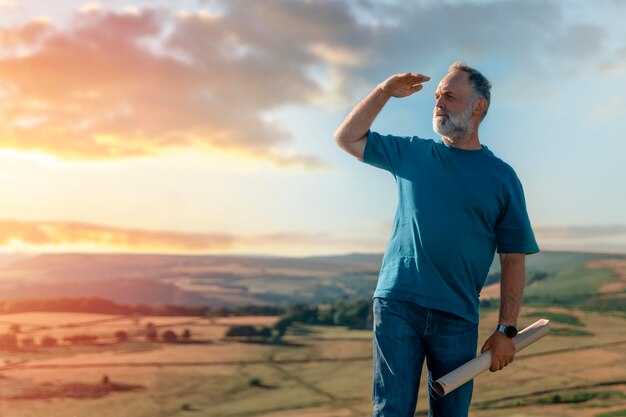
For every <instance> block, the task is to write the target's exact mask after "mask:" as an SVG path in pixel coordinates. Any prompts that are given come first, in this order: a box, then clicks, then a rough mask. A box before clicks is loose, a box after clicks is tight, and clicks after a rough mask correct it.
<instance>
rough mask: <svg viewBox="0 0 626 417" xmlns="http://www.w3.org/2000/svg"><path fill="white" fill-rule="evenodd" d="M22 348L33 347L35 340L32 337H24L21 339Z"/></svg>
mask: <svg viewBox="0 0 626 417" xmlns="http://www.w3.org/2000/svg"><path fill="white" fill-rule="evenodd" d="M22 346H24V347H33V346H35V339H34V338H33V337H30V336H29V337H25V338H23V339H22Z"/></svg>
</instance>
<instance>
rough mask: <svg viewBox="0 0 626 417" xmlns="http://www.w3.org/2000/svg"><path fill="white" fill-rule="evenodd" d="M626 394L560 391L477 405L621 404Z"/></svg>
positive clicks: (492, 407) (497, 407) (490, 406)
mask: <svg viewBox="0 0 626 417" xmlns="http://www.w3.org/2000/svg"><path fill="white" fill-rule="evenodd" d="M625 398H626V394H624V393H622V392H620V391H566V390H563V391H559V392H555V393H551V394H547V395H537V396H530V397H526V398H516V399H509V400H505V401H485V402H482V403H479V404H477V405H476V408H477V409H482V410H488V409H502V408H512V407H529V406H535V405H553V404H581V403H588V402H591V401H595V400H598V401H602V402H621V401H623V400H624V399H625Z"/></svg>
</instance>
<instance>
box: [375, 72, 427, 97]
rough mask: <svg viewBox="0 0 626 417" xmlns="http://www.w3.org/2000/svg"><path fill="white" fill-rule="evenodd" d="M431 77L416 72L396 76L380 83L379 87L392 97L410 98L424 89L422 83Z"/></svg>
mask: <svg viewBox="0 0 626 417" xmlns="http://www.w3.org/2000/svg"><path fill="white" fill-rule="evenodd" d="M428 80H430V77H428V76H426V75H422V74H418V73H415V72H404V73H400V74H394V75H392V76H391V77H389V78H387V79H386V80H385V81H383V82H382V83H380V84H379V85H378V87H379V88H380V89H381V90H382V91H384V92H385V93H387V94H389V96H391V97H397V98H401V97H408V96H410V95H411V94H413V93H416V92H418V91H420V90H421V89H422V87H423V86H422V83H424V82H426V81H428Z"/></svg>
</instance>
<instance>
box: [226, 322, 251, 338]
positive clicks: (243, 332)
mask: <svg viewBox="0 0 626 417" xmlns="http://www.w3.org/2000/svg"><path fill="white" fill-rule="evenodd" d="M256 335H257V331H256V329H255V328H254V326H248V325H243V326H241V325H240V326H231V327H230V328H229V329H228V330H227V331H226V337H250V336H256Z"/></svg>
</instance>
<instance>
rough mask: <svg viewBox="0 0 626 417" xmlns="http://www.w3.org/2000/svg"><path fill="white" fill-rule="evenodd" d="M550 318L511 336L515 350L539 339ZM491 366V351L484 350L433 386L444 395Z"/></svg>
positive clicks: (548, 327)
mask: <svg viewBox="0 0 626 417" xmlns="http://www.w3.org/2000/svg"><path fill="white" fill-rule="evenodd" d="M549 322H550V320H546V319H541V320H537V321H536V322H534V323H533V324H531V325H530V326H528V327H526V328H525V329H524V330H522V331H521V332H519V333H518V334H517V336H515V337H514V338H513V342H515V352H519V351H520V350H522V349H524V348H525V347H526V346H528V345H530V344H531V343H534V342H536V341H537V340H539V339H541V338H542V337H544V336H545V335H547V334H548V332H549V331H550V325H549V324H548V323H549ZM490 367H491V352H489V351H486V352H484V353H483V354H481V355H480V356H478V357H476V358H474V359H472V360H471V361H469V362H467V363H466V364H464V365H461V366H459V367H458V368H456V369H455V370H454V371H452V372H450V373H449V374H446V375H444V376H442V377H441V378H439V379H438V380H436V381H435V383H434V388H435V391H437V393H438V394H439V395H446V394H449V393H450V392H452V391H454V390H455V389H457V388H458V387H460V386H461V385H463V384H465V383H466V382H467V381H469V380H471V379H473V378H474V377H476V376H477V375H479V374H481V373H483V372H485V371H486V370H487V369H489V368H490Z"/></svg>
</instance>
